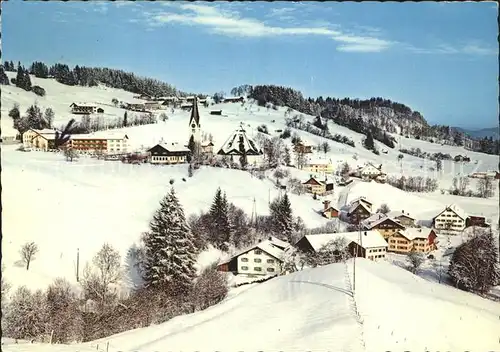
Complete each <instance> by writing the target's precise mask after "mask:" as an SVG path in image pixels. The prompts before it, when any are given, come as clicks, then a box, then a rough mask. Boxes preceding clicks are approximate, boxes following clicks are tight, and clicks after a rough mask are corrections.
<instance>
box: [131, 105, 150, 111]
mask: <svg viewBox="0 0 500 352" xmlns="http://www.w3.org/2000/svg"><path fill="white" fill-rule="evenodd" d="M127 109H128V110H131V111H144V110H146V105H144V104H142V103H141V104H137V103H127Z"/></svg>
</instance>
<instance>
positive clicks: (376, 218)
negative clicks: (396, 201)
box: [361, 213, 402, 229]
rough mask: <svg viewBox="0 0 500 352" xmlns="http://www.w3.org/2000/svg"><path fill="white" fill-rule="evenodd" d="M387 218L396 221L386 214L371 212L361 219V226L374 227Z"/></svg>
mask: <svg viewBox="0 0 500 352" xmlns="http://www.w3.org/2000/svg"><path fill="white" fill-rule="evenodd" d="M387 219H389V220H392V221H394V222H395V223H398V222H397V221H396V220H394V219H393V218H391V217H389V216H387V215H386V214H382V213H376V214H373V215H371V216H370V217H368V218H366V219H364V220H363V221H361V225H362V226H363V227H365V228H367V229H372V228H374V227H375V226H377V225H378V224H380V223H382V222H383V221H385V220H387ZM398 224H399V223H398ZM401 226H402V225H401Z"/></svg>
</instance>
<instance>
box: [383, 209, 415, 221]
mask: <svg viewBox="0 0 500 352" xmlns="http://www.w3.org/2000/svg"><path fill="white" fill-rule="evenodd" d="M387 216H388V217H390V218H393V219H397V218H399V217H401V216H406V217H407V218H410V219H412V220H415V218H414V217H412V216H410V214H409V213H405V212H404V210H401V211H399V210H395V211H390V212H388V213H387Z"/></svg>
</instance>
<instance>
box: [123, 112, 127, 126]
mask: <svg viewBox="0 0 500 352" xmlns="http://www.w3.org/2000/svg"><path fill="white" fill-rule="evenodd" d="M127 126H128V116H127V112H126V111H125V113H124V114H123V127H127Z"/></svg>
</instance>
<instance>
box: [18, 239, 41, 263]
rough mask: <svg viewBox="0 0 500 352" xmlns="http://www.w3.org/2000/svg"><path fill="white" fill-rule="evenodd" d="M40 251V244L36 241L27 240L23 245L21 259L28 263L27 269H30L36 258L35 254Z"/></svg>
mask: <svg viewBox="0 0 500 352" xmlns="http://www.w3.org/2000/svg"><path fill="white" fill-rule="evenodd" d="M38 251H39V250H38V246H37V245H36V243H35V242H27V243H25V244H23V246H22V247H21V250H20V254H21V260H22V261H23V263H25V264H26V270H29V269H30V264H31V262H32V261H33V260H35V255H36V254H37V253H38Z"/></svg>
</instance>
